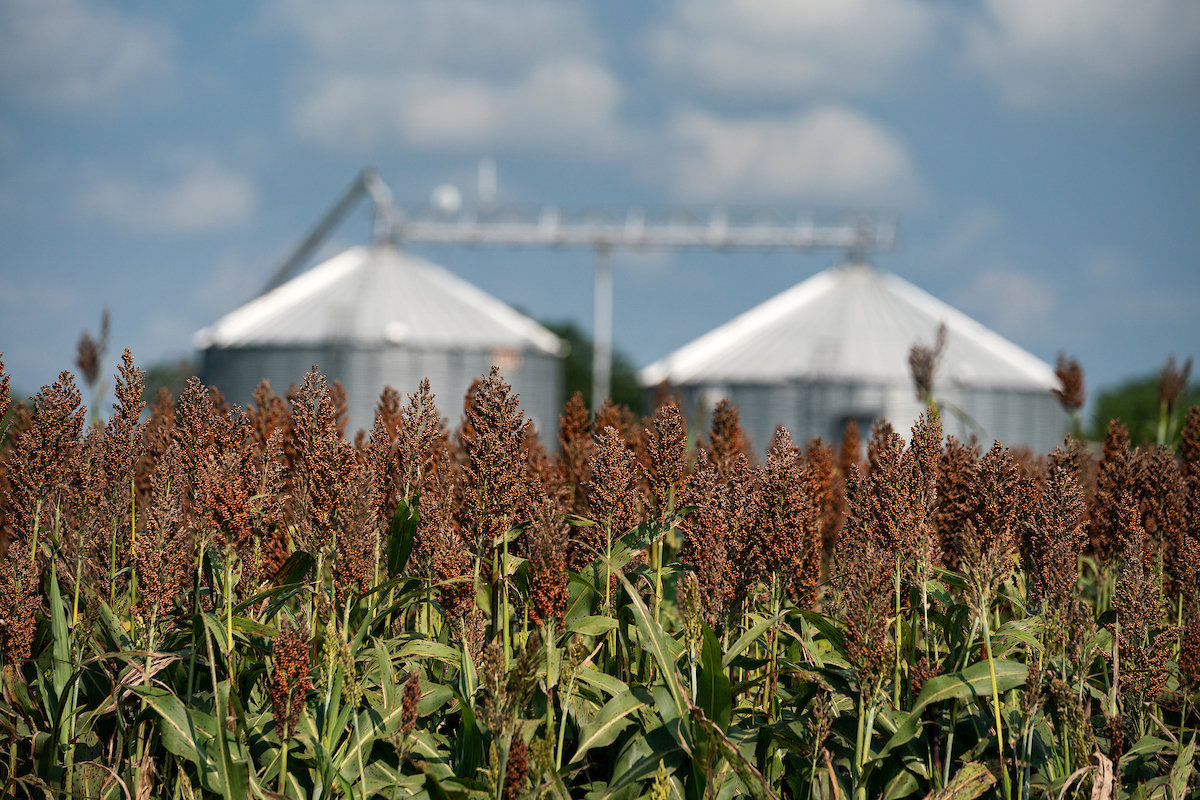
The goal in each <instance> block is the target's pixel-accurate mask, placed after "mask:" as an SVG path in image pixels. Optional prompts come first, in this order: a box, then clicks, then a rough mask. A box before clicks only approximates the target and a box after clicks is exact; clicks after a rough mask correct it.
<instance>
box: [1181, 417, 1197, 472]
mask: <svg viewBox="0 0 1200 800" xmlns="http://www.w3.org/2000/svg"><path fill="white" fill-rule="evenodd" d="M1179 461H1180V463H1179V470H1180V472H1181V473H1183V476H1184V478H1186V479H1196V480H1200V406H1192V407H1191V408H1189V409H1188V413H1187V418H1186V419H1185V420H1184V423H1183V431H1182V436H1181V441H1180V444H1179Z"/></svg>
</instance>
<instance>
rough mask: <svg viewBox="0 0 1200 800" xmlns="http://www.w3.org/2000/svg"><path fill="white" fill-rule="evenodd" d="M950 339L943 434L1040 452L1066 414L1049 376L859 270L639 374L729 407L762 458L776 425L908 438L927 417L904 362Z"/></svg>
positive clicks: (968, 323)
mask: <svg viewBox="0 0 1200 800" xmlns="http://www.w3.org/2000/svg"><path fill="white" fill-rule="evenodd" d="M942 323H945V325H946V328H947V333H948V339H947V344H946V349H945V353H944V357H943V359H942V361H941V365H940V367H939V368H938V371H937V375H936V381H935V384H934V397H935V399H937V400H938V402H939V403H941V404H942V406H943V408H944V409H945V413H944V414H943V419H944V423H945V427H946V432H947V433H948V434H953V435H955V436H958V437H961V438H966V437H969V436H970V435H971V434H975V435H977V436H978V437H979V439H980V441H981V443H982V444H983V445H984V446H985V447H986V446H988V445H990V444H991V442H992V440H993V439H999V440H1000V441H1001V442H1003V443H1004V444H1005V445H1010V446H1028V447H1030V448H1032V449H1033V450H1034V451H1036V452H1047V451H1048V450H1051V449H1053V448H1054V447H1055V446H1056V445H1057V444H1059V443H1061V441H1062V437H1063V435H1064V433H1065V432H1066V430H1067V427H1068V418H1067V415H1066V413H1065V412H1064V411H1063V410H1062V408H1061V407H1060V406H1059V404H1058V401H1057V400H1056V399H1055V397H1054V395H1053V394H1052V391H1053V390H1054V389H1056V388H1058V387H1059V381H1058V379H1057V377H1056V376H1055V374H1054V369H1053V368H1052V367H1051V366H1050V365H1049V364H1047V363H1045V362H1043V361H1041V360H1040V359H1038V358H1036V357H1035V356H1033V355H1031V354H1030V353H1028V352H1026V351H1025V350H1023V349H1021V348H1020V347H1018V346H1017V345H1015V344H1013V343H1012V342H1010V341H1008V340H1007V339H1005V338H1003V337H1002V336H1000V335H999V334H996V333H994V332H993V331H991V330H988V329H987V328H986V327H984V326H983V325H981V324H979V323H978V322H976V321H975V320H973V319H971V318H969V317H967V316H966V315H965V314H963V313H961V312H959V311H957V310H956V309H954V308H952V307H950V306H949V305H947V304H946V303H943V302H942V301H940V300H938V299H937V298H935V297H933V296H932V295H930V294H928V293H926V292H924V291H922V290H921V289H919V288H917V287H916V286H913V285H912V284H911V283H908V282H907V281H905V280H903V279H901V278H899V277H897V276H896V275H893V274H890V273H887V272H884V271H882V270H879V269H876V268H875V267H873V266H870V265H867V264H861V263H855V264H845V265H842V266H839V267H834V268H832V269H828V270H825V271H823V272H820V273H818V274H817V275H814V276H813V277H811V278H809V279H808V280H805V281H803V282H801V283H799V284H797V285H796V286H793V287H792V288H791V289H788V290H787V291H785V292H783V293H782V294H779V295H777V296H775V297H773V298H772V299H770V300H768V301H766V302H765V303H762V304H761V305H759V306H756V307H755V308H752V309H751V310H749V311H747V312H745V313H744V314H742V315H740V316H738V317H736V318H735V319H733V320H731V321H730V322H728V323H726V324H724V325H722V326H720V327H719V328H716V329H715V330H713V331H711V332H709V333H707V334H705V335H704V336H701V337H700V338H698V339H696V340H695V341H693V342H691V343H690V344H687V345H685V346H683V347H681V348H680V349H678V350H676V351H675V352H673V353H671V354H670V355H668V356H666V357H665V358H663V359H661V360H659V361H656V362H654V363H653V364H650V365H649V366H647V367H645V368H644V369H642V371H641V372H640V374H639V377H640V380H641V382H642V384H643V385H645V386H647V387H653V386H657V385H659V384H661V383H663V382H666V383H668V384H670V385H671V386H673V387H676V389H677V390H678V391H679V392H680V393H681V394H682V396H683V399H684V402H685V405H686V406H687V409H688V411H689V413H690V414H691V415H693V418H694V416H695V415H696V414H697V410H698V409H699V411H700V412H703V410H704V409H705V408H706V407H711V406H712V405H713V404H714V403H715V402H716V401H717V400H719V399H720V398H722V397H725V398H728V399H729V400H730V401H731V402H733V403H735V404H737V406H738V407H739V409H740V411H741V420H742V425H743V427H744V428H745V429H746V430H747V432H748V433H749V434H750V436H751V437H752V442H753V444H754V446H755V448H756V449H757V450H758V452H759V453H762V452H763V451H764V450H765V448H766V447H767V445H769V444H770V441H771V437H772V435H773V433H774V430H775V428H776V427H777V426H779V425H784V426H786V427H787V429H788V430H789V431H790V432H791V434H792V438H793V439H794V440H796V441H798V442H804V441H807V440H809V439H812V438H814V437H817V436H820V437H822V438H824V439H825V440H826V441H837V440H839V439H840V438H841V436H842V431H843V430H844V428H845V426H846V424H847V422H849V421H850V420H854V421H855V422H856V423H857V424H858V426H859V428H860V429H862V430H863V433H864V435H865V433H866V428H867V427H869V426H870V425H871V424H872V423H873V422H874V421H875V420H876V419H880V418H885V419H887V420H889V421H890V422H891V423H892V424H893V425H895V427H896V428H897V430H898V431H899V432H901V433H902V434H904V435H905V437H906V438H907V433H908V429H909V427H911V424H912V422H913V421H914V420H915V419H916V418H917V417H918V416H919V415H920V413H921V412H922V411H923V410H924V406H923V404H922V403H921V401H919V400H918V399H917V396H916V393H915V390H914V388H913V381H912V377H911V374H910V371H909V366H908V353H909V349H910V348H911V347H912V345H913V344H914V343H917V342H922V343H925V344H932V342H933V341H934V337H935V335H936V331H937V328H938V326H939V325H940V324H942Z"/></svg>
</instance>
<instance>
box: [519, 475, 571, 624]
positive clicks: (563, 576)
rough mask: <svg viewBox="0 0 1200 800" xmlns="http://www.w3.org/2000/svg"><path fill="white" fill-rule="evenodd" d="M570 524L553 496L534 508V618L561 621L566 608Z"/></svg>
mask: <svg viewBox="0 0 1200 800" xmlns="http://www.w3.org/2000/svg"><path fill="white" fill-rule="evenodd" d="M569 546H570V526H569V525H568V524H567V523H566V521H565V520H564V519H563V516H562V513H561V509H560V508H559V507H558V506H557V504H556V503H555V502H554V501H553V500H551V499H550V498H545V499H543V500H542V501H541V502H540V503H538V504H537V506H536V507H535V509H534V514H533V520H532V523H531V525H530V529H529V610H530V612H531V614H532V617H533V619H534V621H535V622H537V623H538V624H543V623H546V622H555V623H557V624H560V625H561V624H562V620H563V614H564V612H565V611H566V608H567V598H568V593H567V555H568V550H569Z"/></svg>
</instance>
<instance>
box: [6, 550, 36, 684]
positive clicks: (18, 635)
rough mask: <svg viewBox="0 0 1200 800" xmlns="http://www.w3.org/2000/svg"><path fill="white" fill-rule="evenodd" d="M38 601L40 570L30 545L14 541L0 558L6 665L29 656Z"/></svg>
mask: <svg viewBox="0 0 1200 800" xmlns="http://www.w3.org/2000/svg"><path fill="white" fill-rule="evenodd" d="M41 604H42V594H41V581H40V570H39V568H38V563H37V561H35V560H34V558H33V557H32V556H31V553H30V546H28V545H26V544H25V543H24V542H21V541H17V542H14V543H13V545H12V546H11V547H9V548H8V552H7V553H6V554H5V555H4V558H3V559H0V638H2V639H3V641H4V657H5V661H6V662H7V663H9V664H19V663H21V662H23V661H24V660H25V659H27V658H29V654H30V649H31V648H32V646H33V636H34V633H35V632H36V631H37V613H38V609H39V608H40V606H41Z"/></svg>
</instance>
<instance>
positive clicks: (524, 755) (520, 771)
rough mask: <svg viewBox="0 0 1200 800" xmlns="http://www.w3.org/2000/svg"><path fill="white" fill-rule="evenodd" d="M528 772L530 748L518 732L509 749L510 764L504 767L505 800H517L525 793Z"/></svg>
mask: <svg viewBox="0 0 1200 800" xmlns="http://www.w3.org/2000/svg"><path fill="white" fill-rule="evenodd" d="M528 772H529V746H528V745H527V744H525V740H524V739H523V738H522V737H521V734H520V731H519V730H518V732H517V733H516V734H514V735H513V738H512V744H511V745H509V747H508V762H507V763H506V765H505V767H504V800H516V798H518V797H521V796H522V795H523V794H524V793H525V781H526V777H527V775H528Z"/></svg>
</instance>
